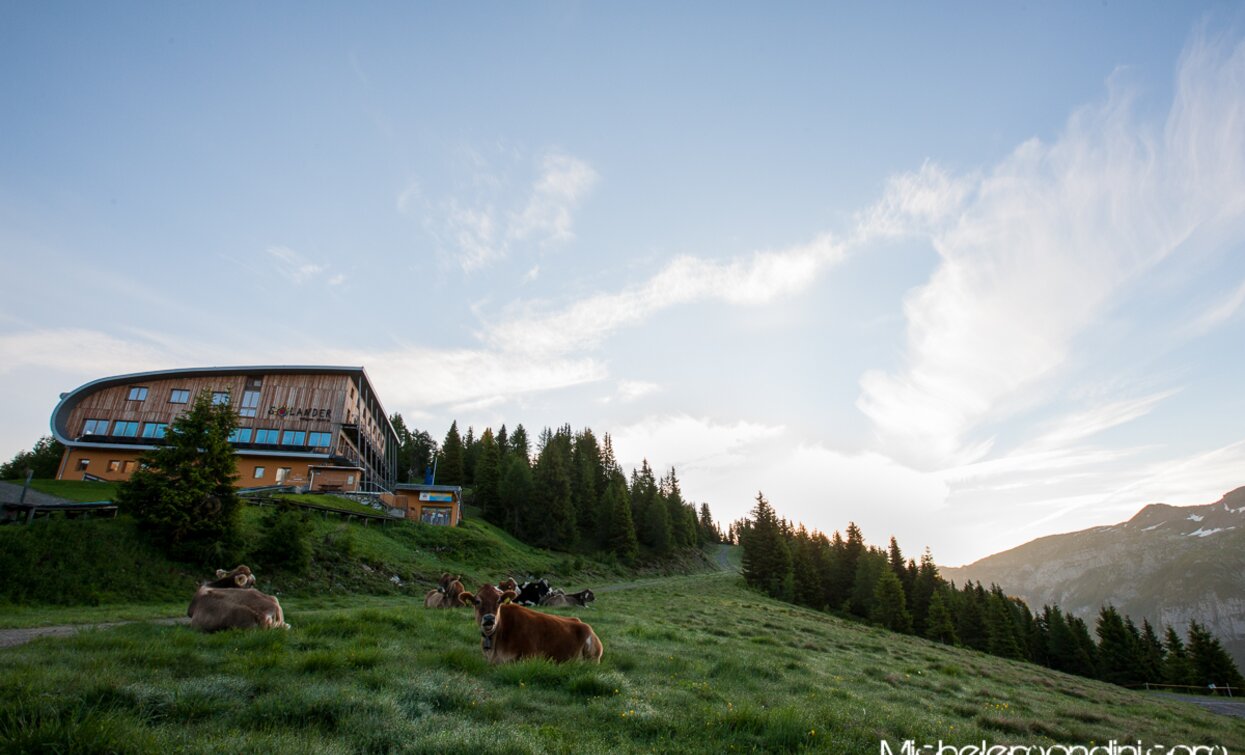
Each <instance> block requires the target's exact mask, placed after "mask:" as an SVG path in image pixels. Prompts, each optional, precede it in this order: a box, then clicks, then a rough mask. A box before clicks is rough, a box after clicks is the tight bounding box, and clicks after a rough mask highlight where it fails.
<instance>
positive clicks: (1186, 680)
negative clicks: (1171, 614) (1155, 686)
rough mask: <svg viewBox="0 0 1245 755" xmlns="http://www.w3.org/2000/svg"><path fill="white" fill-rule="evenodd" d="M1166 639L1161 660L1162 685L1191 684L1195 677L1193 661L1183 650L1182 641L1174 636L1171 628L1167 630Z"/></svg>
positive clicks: (1176, 635) (1174, 631) (1184, 649)
mask: <svg viewBox="0 0 1245 755" xmlns="http://www.w3.org/2000/svg"><path fill="white" fill-rule="evenodd" d="M1166 639H1167V641H1166V643H1165V645H1166V647H1165V650H1166V653H1165V654H1164V658H1163V683H1164V684H1171V685H1174V686H1183V685H1186V684H1188V685H1191V684H1193V683H1194V675H1195V671H1194V668H1193V661H1192V659H1190V658H1189V651H1188V650H1187V649H1186V648H1185V645H1184V641H1183V640H1181V639H1180V635H1178V634H1176V630H1175V629H1174V628H1172V627H1168V628H1167V633H1166Z"/></svg>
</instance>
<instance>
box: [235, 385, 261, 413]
mask: <svg viewBox="0 0 1245 755" xmlns="http://www.w3.org/2000/svg"><path fill="white" fill-rule="evenodd" d="M258 406H259V391H245V392H243V394H242V408H240V409H238V415H239V416H241V417H254V416H255V409H256V407H258Z"/></svg>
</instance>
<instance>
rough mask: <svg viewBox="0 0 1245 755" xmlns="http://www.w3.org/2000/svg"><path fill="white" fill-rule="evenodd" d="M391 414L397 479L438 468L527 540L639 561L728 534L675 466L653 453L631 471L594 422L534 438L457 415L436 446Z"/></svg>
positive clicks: (442, 481) (441, 479) (493, 518)
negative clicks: (660, 463) (463, 425)
mask: <svg viewBox="0 0 1245 755" xmlns="http://www.w3.org/2000/svg"><path fill="white" fill-rule="evenodd" d="M390 421H391V422H392V423H393V426H394V429H395V430H396V431H397V433H398V439H399V441H400V444H401V445H400V450H399V461H398V469H399V481H403V482H407V481H409V482H418V481H421V480H423V479H425V473H426V472H427V471H428V470H432V469H435V482H436V483H437V484H439V485H461V486H463V487H466V488H470V489H471V493H470V498H469V501H470V502H471V503H473V504H474V505H475V506H476V507H478V508H479V509H480V512H481V514H482V516H483V517H484V518H485V519H486V520H488V521H489V522H490V523H492V524H495V525H497V526H498V527H501V528H502V529H505V530H506V531H507V532H509V533H510V534H512V535H514V536H515V537H516V538H518V539H519V540H522V541H523V542H525V543H528V544H529V545H534V546H537V547H541V548H552V549H556V550H560V551H570V552H585V553H590V552H597V553H605V554H611V555H613V556H614V557H616V558H618V559H620V560H622V561H632V560H634V559H636V558H639V557H644V556H653V557H659V558H660V557H664V556H668V555H670V554H672V553H674V552H676V551H678V550H681V549H686V548H696V547H698V546H700V545H703V544H705V543H718V542H722V541H723V535H722V533H721V532H720V531H719V529H718V527H717V525H716V524H715V523H714V520H713V517H712V514H711V512H710V510H709V506H708V504H701V505H700V506H699V507H697V506H695V505H694V504H692V503H689V502H687V501H685V500H683V493H682V491H681V490H680V489H679V479H678V476H677V475H676V473H675V470H674V469H673V468H671V469H670V470H669V471H668V472H667V473H666V474H664V475H663V476H662V477H661V478H660V479H658V478H657V477H656V475H655V473H654V472H653V469H652V467H650V466H649V463H648V461H647V460H645V461H644V462H643V463H642V464H641V466H640V468H639V469H637V470H633V471H632V473H631V476H630V478H628V477H627V476H626V475H625V474H624V473H623V471H622V468H621V467H620V466H619V464H618V461H617V460H616V459H615V457H614V449H613V444H612V442H611V441H610V436H609V435H608V434H606V435H605V436H604V438H603V439H601V440H600V441H598V440H597V437H596V435H595V434H594V433H593V432H592V430H591V429H584V430H581V431H580V432H578V433H576V432H573V431H572V430H571V427H570V425H563V426H562V427H559V428H558V429H557V430H551V429H549V428H545V429H544V430H543V431H541V433H540V435H539V437H537V438H536V439H535V442H533V441H532V440H531V439H529V438H528V435H527V430H526V429H524V427H523V425H521V424H520V425H516V426H515V428H514V430H513V431H507V429H506V426H505V425H502V426H501V428H500V429H499V430H498V431H497V432H496V433H494V432H493V429H492V428H485V429H484V431H483V432H481V433H480V434H479V435H478V436H477V435H476V434H475V430H474V428H471V427H468V428H467V432H466V434H465V435H463V434H461V433H460V432H459V429H458V423H457V422H454V423H453V424H451V425H450V429H449V431H448V432H447V433H446V435H445V440H444V441H443V442H442V443H441V444H440V445H439V446H438V445H437V443H436V441H435V440H434V439H433V437H432V436H431V435H430V434H429V433H427V432H426V431H422V430H417V429H411V428H408V427H407V426H406V423H405V422H404V421H403V419H402V417H401V416H400V415H397V414H395V415H393V416H392V417H391V418H390Z"/></svg>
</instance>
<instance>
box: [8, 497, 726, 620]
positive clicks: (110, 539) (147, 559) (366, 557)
mask: <svg viewBox="0 0 1245 755" xmlns="http://www.w3.org/2000/svg"><path fill="white" fill-rule="evenodd" d="M274 513H275V509H274V508H272V507H264V508H260V507H252V506H246V507H244V508H243V511H242V520H243V533H244V538H245V542H244V543H243V555H242V556H241V557H240V559H239V560H241V561H242V562H244V563H247V564H248V565H249V566H251V567H252V568H253V569H254V570H255V572H256V575H257V577H258V586H259V587H260V589H263V590H265V591H267V592H271V593H273V594H276V595H279V596H281V597H282V598H286V597H295V598H302V599H304V600H309V601H312V602H313V603H314V602H315V601H325V600H329V599H331V598H334V597H340V596H354V595H360V594H362V595H381V596H383V595H392V596H408V597H418V598H420V599H422V598H423V595H424V594H425V592H426V591H427V590H429V589H430V588H432V587H433V586H435V582H436V579H437V577H439V576H440V575H441V573H442V572H444V571H451V572H454V573H455V574H461V575H463V578H464V579H466V580H476V581H479V580H483V579H494V580H495V579H498V578H500V577H502V576H507V575H513V576H515V577H516V578H518V579H520V580H522V579H523V578H524V577H525V576H527V575H529V574H530V575H543V576H548V577H550V579H552V580H555V584H560V585H562V586H564V587H570V588H574V589H580V588H581V587H587V586H590V585H593V584H600V583H602V582H604V581H607V580H608V581H618V580H620V579H626V578H633V577H636V576H646V575H649V576H651V575H658V574H669V573H687V572H689V571H697V570H700V571H703V570H706V569H711V568H713V566H712V565H711V564H710V563H709V561H708V560H707V559H706V558H704V557H703V556H700V555H699V554H684V555H682V556H680V557H677V558H671V559H666V560H663V561H657V562H651V563H647V564H641V565H638V566H634V567H627V566H624V565H622V564H619V563H617V562H614V561H598V560H594V559H591V558H587V557H584V556H571V555H567V554H560V553H555V552H550V551H546V550H541V549H538V548H532V547H530V546H527V545H525V544H523V543H521V542H519V541H518V540H515V539H514V538H513V537H511V536H510V535H508V534H507V533H505V532H503V531H502V530H499V529H497V528H495V527H493V526H492V525H489V524H488V523H487V522H483V521H481V520H479V519H473V518H468V519H467V520H465V521H464V522H463V524H462V525H461V526H459V527H454V528H446V527H433V526H431V525H425V524H420V523H415V522H404V521H399V522H393V523H390V524H383V525H382V524H380V523H377V522H373V523H371V524H369V525H366V526H365V525H363V524H360V523H357V521H355V522H351V523H347V522H343V521H342V520H341V519H340V518H337V517H335V516H332V515H323V516H322V515H318V514H315V513H310V514H308V515H307V517H306V527H307V530H308V541H309V543H310V545H311V548H312V551H313V556H314V558H313V560H312V563H311V567H310V569H309V570H307V571H306V572H305V573H294V572H292V571H291V570H289V569H286V570H282V569H280V568H275V567H273V566H271V565H270V564H268V563H267V562H266V556H265V550H264V548H263V537H264V534H265V532H266V531H267V530H268V528H269V526H270V524H269V522H270V521H271V517H272V516H273V515H274ZM235 565H236V564H220V567H221V568H231V567H233V566H235ZM0 573H3V574H6V575H21V578H20V579H5V580H0V627H14V626H37V625H41V624H54V623H79V622H89V621H104V620H111V619H113V618H126V619H132V618H149V617H157V616H176V615H181V614H182V613H183V612H184V611H185V607H186V604H187V602H188V601H189V598H190V596H191V595H192V594H193V593H194V590H195V588H196V587H197V586H198V584H199V583H200V582H202V581H203V580H204V579H207V578H208V577H210V576H211V574H210V573H205V570H204V569H201V568H196V567H193V566H188V565H186V564H181V563H177V562H173V561H169V560H168V559H166V558H165V557H164V555H163V554H162V553H161V552H160V551H159V550H158V549H157V548H155V547H154V546H153V545H152V544H151V543H150V542H148V540H147V539H146V538H145V537H143V536H142V535H141V533H140V532H139V531H138V529H137V526H136V525H135V523H134V522H133V520H131V519H129V518H127V517H118V518H117V519H75V520H64V519H60V518H54V519H40V520H36V521H35V522H34V523H33V524H31V525H29V526H25V525H12V526H5V527H0Z"/></svg>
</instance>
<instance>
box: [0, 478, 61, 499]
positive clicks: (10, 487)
mask: <svg viewBox="0 0 1245 755" xmlns="http://www.w3.org/2000/svg"><path fill="white" fill-rule="evenodd" d="M21 497H22V486H21V485H15V484H13V483H11V482H0V501H3V502H5V503H17V500H18V499H19V498H21ZM26 503H38V504H52V503H73V501H70V500H68V499H66V498H60V497H59V496H54V495H48V494H47V493H40V492H39V491H37V490H35V489H34V488H31V489H29V490H27V491H26Z"/></svg>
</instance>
